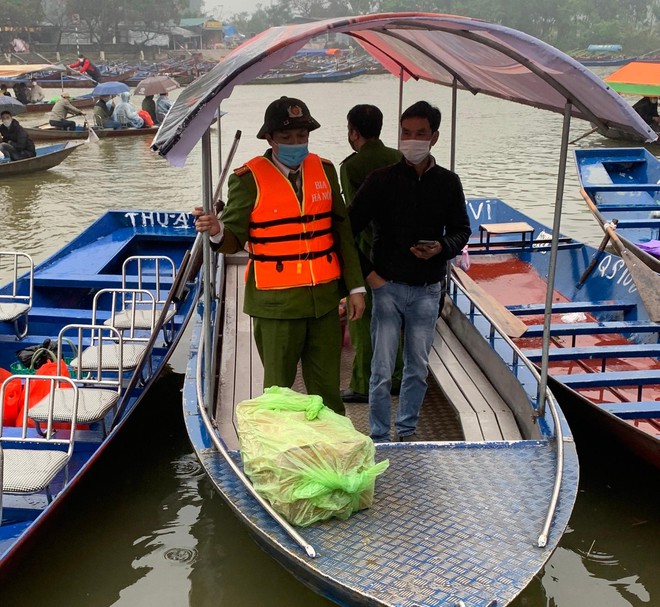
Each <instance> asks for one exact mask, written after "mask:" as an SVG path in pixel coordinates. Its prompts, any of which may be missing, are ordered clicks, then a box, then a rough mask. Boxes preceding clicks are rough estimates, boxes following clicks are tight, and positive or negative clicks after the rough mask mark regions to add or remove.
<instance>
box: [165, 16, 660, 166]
mask: <svg viewBox="0 0 660 607" xmlns="http://www.w3.org/2000/svg"><path fill="white" fill-rule="evenodd" d="M331 32H337V33H344V34H347V35H349V36H351V37H352V38H353V39H355V40H356V41H357V42H358V43H359V44H360V45H361V46H362V47H363V48H364V49H365V50H366V51H367V52H368V53H370V54H371V55H372V56H373V57H375V58H376V59H377V60H378V61H380V62H381V63H382V65H383V66H384V67H385V68H387V69H388V70H389V71H390V72H391V73H393V74H395V75H397V76H401V77H402V78H403V79H404V80H407V79H409V78H411V77H412V78H416V79H423V80H428V81H430V82H435V83H437V84H441V85H445V86H452V85H453V83H454V82H456V84H457V86H458V87H459V88H460V89H464V90H467V91H470V92H472V93H474V94H477V93H483V94H486V95H491V96H494V97H499V98H502V99H507V100H509V101H513V102H516V103H523V104H526V105H530V106H533V107H537V108H541V109H546V110H549V111H554V112H559V113H563V112H564V111H565V108H566V104H567V102H570V103H571V104H572V108H571V111H572V115H573V116H574V117H577V118H581V119H584V120H588V121H590V122H595V123H596V124H600V125H605V126H612V127H616V128H618V129H621V130H623V131H626V132H629V133H631V134H635V135H637V136H638V137H642V138H643V139H645V140H648V141H654V140H655V139H656V138H657V135H656V134H655V133H654V132H653V131H652V130H651V129H650V128H649V127H648V126H647V125H646V124H645V123H644V122H643V121H642V120H641V119H640V118H639V116H638V115H637V113H636V112H635V111H633V110H632V109H631V107H630V105H629V104H628V103H626V101H625V100H623V99H622V98H621V97H620V96H619V95H617V94H616V93H614V92H613V91H612V90H611V89H610V88H609V87H608V86H607V85H606V84H605V83H604V82H603V81H602V80H601V79H600V78H598V77H597V76H596V75H594V74H593V73H592V72H591V71H589V70H588V68H585V67H584V66H582V65H581V64H580V63H579V62H577V61H575V60H574V59H572V58H571V57H569V56H568V55H566V54H564V53H562V52H561V51H559V50H557V49H556V48H554V47H552V46H550V45H548V44H546V43H545V42H542V41H541V40H538V39H536V38H534V37H532V36H529V35H527V34H524V33H522V32H520V31H517V30H514V29H511V28H508V27H504V26H502V25H497V24H493V23H487V22H485V21H481V20H478V19H471V18H468V17H458V16H454V15H440V14H433V13H387V14H374V15H361V16H357V17H341V18H334V19H326V20H323V21H316V22H313V23H303V24H295V25H288V26H282V27H274V28H270V29H268V30H266V31H264V32H262V33H261V34H259V35H257V36H255V37H254V38H251V39H250V40H248V41H246V42H244V43H243V44H242V45H241V46H239V47H238V48H236V49H234V51H232V52H231V53H230V54H229V55H228V56H227V57H226V58H225V59H224V60H223V61H222V62H220V63H219V64H218V65H216V66H215V67H214V68H213V70H211V71H210V72H209V73H207V74H205V75H204V76H202V77H201V78H199V79H198V80H196V81H195V82H194V83H193V84H191V85H190V86H188V87H187V88H186V89H185V90H184V91H183V92H182V93H181V95H180V96H179V97H178V99H177V100H176V102H175V104H174V105H173V106H172V109H171V110H170V112H169V114H168V115H167V118H166V119H165V121H164V122H163V124H162V125H161V127H160V129H159V131H158V133H157V135H156V137H155V139H154V141H153V144H152V149H154V150H155V151H157V152H158V153H159V154H161V155H162V156H165V157H166V158H167V160H168V161H169V162H170V163H171V164H172V165H175V166H183V164H184V163H185V161H186V158H187V156H188V154H189V153H190V151H191V150H192V149H193V147H194V146H195V144H196V143H197V142H198V141H199V140H200V139H201V137H202V135H203V134H204V132H205V131H206V129H208V127H209V125H210V124H211V121H212V120H213V117H214V115H215V113H216V111H217V109H218V107H219V105H220V103H221V101H222V100H223V99H226V98H228V97H229V96H230V95H231V93H232V90H233V88H234V87H235V86H236V85H238V84H242V83H245V82H249V81H251V80H253V79H254V78H256V77H257V76H260V75H261V74H263V73H264V72H266V71H267V70H269V69H271V68H273V67H275V66H277V65H280V64H281V63H283V62H284V61H286V60H287V59H289V58H290V57H292V56H293V55H294V54H295V53H296V51H298V50H300V49H301V48H302V47H303V46H304V45H305V44H307V42H309V41H310V40H311V39H313V38H315V37H317V36H321V35H325V34H328V33H331Z"/></svg>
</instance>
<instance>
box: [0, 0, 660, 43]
mask: <svg viewBox="0 0 660 607" xmlns="http://www.w3.org/2000/svg"><path fill="white" fill-rule="evenodd" d="M401 11H420V12H433V13H446V14H453V15H464V16H467V17H476V18H479V19H484V20H486V21H492V22H495V23H501V24H502V25H506V26H509V27H513V28H515V29H518V30H521V31H523V32H525V33H527V34H531V35H532V36H535V37H537V38H540V39H541V40H544V41H546V42H548V43H550V44H552V45H553V46H556V47H558V48H560V49H562V50H564V51H569V52H570V51H571V50H576V49H584V48H586V47H587V45H589V44H622V45H623V48H624V52H625V54H628V55H638V54H641V53H644V52H648V51H653V50H656V49H658V47H660V26H659V25H658V24H659V22H660V0H553V1H548V0H270V2H269V3H268V4H261V5H257V9H256V10H255V11H254V12H251V13H250V12H241V13H238V14H235V15H231V16H230V17H229V19H226V21H228V22H230V23H232V24H233V25H234V26H235V27H236V28H237V29H238V31H240V32H242V33H243V34H246V35H250V34H256V33H258V32H260V31H263V30H264V29H267V28H268V27H271V26H273V25H283V24H285V23H288V22H290V21H291V20H292V19H294V18H296V17H303V18H316V19H321V18H327V17H341V16H344V15H365V14H372V13H379V12H401ZM185 16H199V15H196V14H194V13H193V12H191V11H190V9H189V3H188V0H0V29H2V26H5V27H6V26H19V27H20V26H34V25H35V24H38V23H43V22H44V21H48V22H50V23H52V24H53V25H55V26H56V27H60V28H62V29H64V28H67V27H71V24H72V19H75V20H76V25H78V24H79V27H80V28H81V29H82V30H84V31H86V32H87V33H88V34H89V36H90V39H91V40H92V41H95V42H97V43H99V44H100V45H101V46H103V45H104V44H107V43H109V42H111V41H112V39H113V38H115V39H118V35H117V34H118V30H119V26H120V24H121V25H124V26H131V27H132V29H136V30H139V31H143V32H148V31H150V32H153V33H158V32H161V31H164V30H165V29H166V26H167V25H172V24H177V23H178V21H179V19H180V18H181V17H185ZM133 26H136V27H133Z"/></svg>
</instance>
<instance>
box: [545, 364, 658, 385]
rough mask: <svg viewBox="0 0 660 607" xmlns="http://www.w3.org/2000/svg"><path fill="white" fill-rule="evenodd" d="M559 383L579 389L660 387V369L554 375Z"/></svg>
mask: <svg viewBox="0 0 660 607" xmlns="http://www.w3.org/2000/svg"><path fill="white" fill-rule="evenodd" d="M553 378H554V379H556V380H557V381H558V382H561V383H563V384H566V385H567V386H569V387H571V388H574V389H578V388H582V389H589V388H609V387H614V386H639V387H640V389H641V386H652V385H655V384H658V385H660V369H653V370H650V371H607V372H605V373H575V374H570V375H553Z"/></svg>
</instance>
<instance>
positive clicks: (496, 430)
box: [429, 318, 521, 441]
mask: <svg viewBox="0 0 660 607" xmlns="http://www.w3.org/2000/svg"><path fill="white" fill-rule="evenodd" d="M429 370H430V372H431V373H432V374H433V375H434V376H435V378H436V380H437V382H438V385H439V386H440V389H441V390H442V391H443V392H444V393H445V395H446V396H447V399H448V400H449V401H451V403H452V405H453V406H454V408H455V409H456V412H457V413H458V415H459V417H460V421H461V425H462V427H463V434H464V435H465V440H467V441H493V440H495V441H498V440H520V439H521V434H520V430H519V429H518V425H517V423H516V420H515V418H514V416H513V413H511V409H510V408H509V406H508V405H507V404H506V403H505V402H504V400H503V399H502V397H501V396H500V395H499V394H498V392H497V391H496V390H495V388H494V387H493V386H492V384H491V383H490V381H488V380H487V379H486V377H485V375H484V373H483V371H482V370H481V369H480V368H479V366H478V365H477V363H476V362H475V361H474V359H473V358H472V356H471V355H470V353H469V352H468V350H467V349H466V348H465V347H464V346H463V344H461V343H460V341H459V340H458V338H457V337H456V336H455V335H454V334H453V333H452V331H451V329H450V328H449V327H448V326H447V323H446V322H445V321H444V320H443V319H442V318H439V319H438V322H437V324H436V327H435V336H434V339H433V347H432V348H431V353H430V355H429Z"/></svg>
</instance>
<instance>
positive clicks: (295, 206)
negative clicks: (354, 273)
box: [246, 154, 341, 289]
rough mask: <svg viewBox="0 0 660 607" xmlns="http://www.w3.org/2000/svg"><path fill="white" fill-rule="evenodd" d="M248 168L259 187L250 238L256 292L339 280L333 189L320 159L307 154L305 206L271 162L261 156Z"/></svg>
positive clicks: (249, 245)
mask: <svg viewBox="0 0 660 607" xmlns="http://www.w3.org/2000/svg"><path fill="white" fill-rule="evenodd" d="M246 164H247V166H248V167H249V169H250V170H251V171H252V174H253V175H254V180H255V182H256V184H257V199H256V201H255V205H254V208H253V210H252V214H251V215H250V226H249V236H248V251H249V253H250V260H251V261H250V263H253V264H254V277H255V281H256V285H257V288H258V289H288V288H291V287H305V286H313V285H317V284H321V283H325V282H330V281H332V280H336V279H337V278H339V276H340V274H341V271H340V268H339V260H338V258H337V253H336V252H335V250H334V249H335V246H334V238H333V236H332V189H331V187H330V183H329V182H328V178H327V177H326V175H325V171H324V170H323V164H322V162H321V159H320V158H319V157H318V156H317V155H316V154H308V155H307V157H306V158H305V160H304V161H303V163H302V166H301V171H302V201H298V198H297V197H296V193H295V191H294V189H293V186H292V185H291V182H290V181H289V180H288V179H287V178H286V177H285V176H284V175H282V173H281V172H280V171H279V170H278V168H277V167H276V166H275V165H274V164H273V163H272V162H271V161H270V160H268V159H267V158H264V157H263V156H259V157H257V158H253V159H252V160H250V161H249V162H247V163H246ZM248 269H249V265H248ZM246 277H247V272H246Z"/></svg>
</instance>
